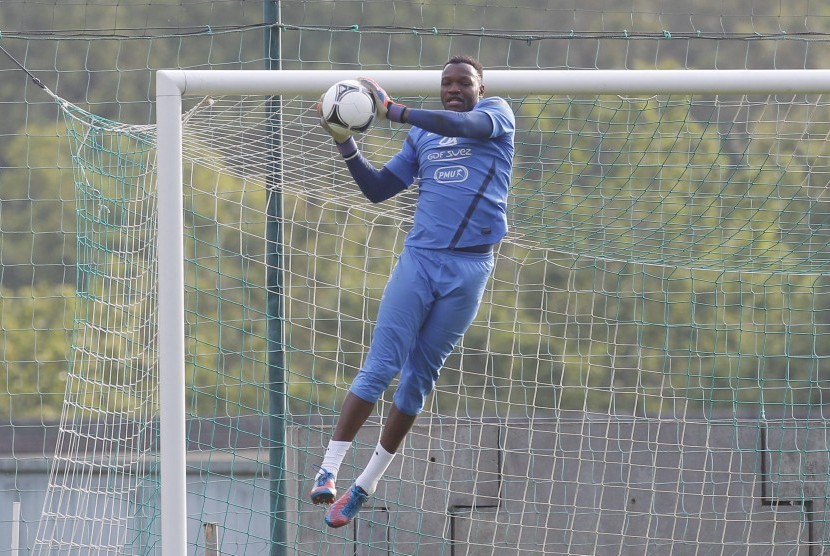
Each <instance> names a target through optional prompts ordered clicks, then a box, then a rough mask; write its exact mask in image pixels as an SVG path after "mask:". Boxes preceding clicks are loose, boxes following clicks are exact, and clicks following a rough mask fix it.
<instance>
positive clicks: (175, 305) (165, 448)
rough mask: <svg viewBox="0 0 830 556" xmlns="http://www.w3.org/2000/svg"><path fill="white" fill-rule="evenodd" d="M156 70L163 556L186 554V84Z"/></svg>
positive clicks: (173, 76)
mask: <svg viewBox="0 0 830 556" xmlns="http://www.w3.org/2000/svg"><path fill="white" fill-rule="evenodd" d="M178 76H179V74H176V73H170V72H166V71H164V70H160V71H158V72H156V121H157V129H158V139H157V148H156V151H157V152H156V164H157V169H158V185H157V189H158V232H157V233H158V239H157V247H156V249H157V252H158V275H159V281H158V336H159V412H160V420H161V424H160V427H159V435H160V439H159V452H160V458H159V459H160V462H159V466H160V468H161V479H160V480H161V485H160V490H161V554H162V556H182V555H183V554H187V487H186V480H187V474H186V473H187V471H186V470H187V444H186V442H187V436H186V430H185V380H184V359H185V342H184V263H183V262H182V261H184V233H183V230H184V200H183V194H182V189H183V185H182V97H181V93H182V85H183V83H182V81H181V80H177V77H178Z"/></svg>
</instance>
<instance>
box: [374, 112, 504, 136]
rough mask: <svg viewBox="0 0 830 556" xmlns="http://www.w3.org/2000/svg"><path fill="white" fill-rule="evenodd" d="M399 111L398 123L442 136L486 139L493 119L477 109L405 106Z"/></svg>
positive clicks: (491, 130)
mask: <svg viewBox="0 0 830 556" xmlns="http://www.w3.org/2000/svg"><path fill="white" fill-rule="evenodd" d="M401 112H402V114H401V120H399V121H400V123H404V124H410V125H414V126H415V127H420V128H421V129H424V130H426V131H431V132H432V133H437V134H438V135H441V136H443V137H470V138H472V139H487V138H488V137H490V134H491V133H493V121H492V120H491V119H490V116H489V115H487V113H485V112H481V111H477V110H472V111H470V112H454V111H452V110H424V109H420V108H407V109H406V110H405V111H403V110H402V111H401ZM389 115H390V116H392V110H390V111H389ZM389 119H390V120H391V119H392V118H391V117H390V118H389ZM393 121H394V120H393Z"/></svg>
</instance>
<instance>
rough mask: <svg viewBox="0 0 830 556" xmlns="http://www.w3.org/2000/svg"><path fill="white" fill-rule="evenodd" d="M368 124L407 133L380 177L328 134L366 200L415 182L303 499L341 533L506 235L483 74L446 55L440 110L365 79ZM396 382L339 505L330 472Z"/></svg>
mask: <svg viewBox="0 0 830 556" xmlns="http://www.w3.org/2000/svg"><path fill="white" fill-rule="evenodd" d="M360 81H361V82H362V83H363V84H364V85H365V86H366V87H368V88H369V90H370V91H372V94H373V95H374V97H375V101H376V106H377V117H378V118H381V119H388V120H390V121H392V122H396V123H403V124H409V125H411V126H412V128H411V129H410V130H409V133H408V135H407V138H406V141H405V143H404V145H403V147H402V148H401V150H400V152H399V153H398V154H396V155H395V156H394V157H392V158H391V159H390V160H389V162H388V163H387V164H386V165H385V166H384V167H383V168H381V169H380V170H378V169H377V168H375V167H374V166H373V165H372V164H371V163H370V162H369V161H367V160H366V159H365V158H364V157H363V156H362V155H361V153H360V151H359V150H358V147H357V144H356V143H355V141H354V139H353V138H352V137H351V136H349V135H343V134H341V133H339V132H337V131H335V130H333V129H332V128H331V127H329V126H328V125H327V123H326V122H325V120H322V118H321V125H322V126H323V128H324V129H325V130H326V131H327V132H328V133H329V134H330V135H331V136H332V138H333V139H334V141H335V143H336V144H337V149H338V151H339V152H340V154H341V155H342V156H343V159H344V160H345V162H346V166H347V167H348V169H349V172H350V173H351V175H352V177H353V178H354V180H355V182H356V183H357V185H358V186H359V187H360V190H361V191H362V192H363V194H364V195H365V196H366V197H367V198H368V199H369V200H370V201H372V202H373V203H379V202H382V201H385V200H386V199H389V198H390V197H393V196H394V195H396V194H397V193H399V192H401V191H403V190H404V189H406V188H407V187H409V186H410V185H411V184H412V183H414V182H415V181H416V180H417V182H418V187H419V194H418V201H417V205H416V208H415V220H414V224H413V226H412V229H411V230H410V231H409V233H408V234H407V236H406V240H405V242H404V248H403V251H402V253H401V254H400V257H399V259H398V261H397V263H396V265H395V268H394V270H393V271H392V274H391V276H390V278H389V281H388V283H387V285H386V288H385V290H384V293H383V297H382V299H381V302H380V306H379V309H378V315H377V323H376V325H375V330H374V335H373V338H372V343H371V346H370V348H369V352H368V354H367V356H366V360H365V361H364V362H363V367H362V368H361V369H360V371H359V372H358V374H357V376H356V377H355V379H354V381H353V382H352V384H351V386H350V388H349V392H348V394H347V395H346V398H345V399H344V401H343V405H342V407H341V409H340V415H339V417H338V418H337V423H336V425H335V428H334V432H333V434H332V438H331V440H330V442H329V444H328V447H327V449H326V454H325V456H324V458H323V462H322V464H321V465H320V470H319V472H318V474H317V476H316V478H315V480H314V486H313V488H312V490H311V501H312V502H314V503H315V504H330V506H329V509H328V511H327V512H326V518H325V519H326V523H327V524H328V525H329V526H330V527H342V526H344V525H346V524H348V523H349V522H351V520H352V519H354V517H355V515H356V514H357V513H358V512H359V511H360V509H361V507H362V506H363V504H364V503H365V502H366V500H367V499H368V497H369V496H370V495H372V494H373V493H374V491H375V489H376V488H377V485H378V482H379V481H380V478H381V476H382V475H383V473H384V472H385V471H386V469H387V468H388V467H389V464H390V463H391V462H392V459H393V457H394V454H395V452H396V451H397V450H398V448H399V446H400V444H401V442H402V441H403V439H404V437H405V436H406V434H407V433H408V432H409V430H410V428H411V427H412V424H413V423H414V421H415V418H416V416H417V415H418V413H420V412H421V410H422V409H423V407H424V403H425V400H426V398H427V396H428V395H429V394H430V393H431V392H432V390H433V388H434V387H435V382H436V380H437V379H438V375H439V372H440V370H441V366H442V365H443V364H444V361H445V360H446V358H447V356H448V355H449V354H450V353H451V352H452V350H453V348H454V347H455V345H456V344H457V343H458V341H459V340H460V339H461V337H462V335H463V334H464V332H465V331H466V330H467V328H468V327H469V326H470V323H471V322H472V321H473V319H474V318H475V315H476V313H477V312H478V307H479V304H480V303H481V299H482V296H483V295H484V289H485V286H486V283H487V280H488V278H489V276H490V274H491V273H492V270H493V265H494V261H493V250H494V246H496V245H497V244H498V243H499V241H500V240H501V239H502V238H503V237H504V235H505V233H506V232H507V216H506V210H507V191H508V187H509V185H510V179H511V173H512V167H513V136H514V132H515V117H514V115H513V112H512V111H511V109H510V107H509V106H508V104H507V102H505V101H504V100H503V99H501V98H498V97H488V98H484V84H483V69H482V66H481V64H480V63H479V62H478V61H477V60H476V59H474V58H472V57H469V56H455V57H452V58H450V59H449V61H447V63H446V64H445V65H444V68H443V70H442V73H441V103H442V105H443V107H444V110H426V109H415V108H408V107H406V106H404V105H402V104H398V103H395V102H393V101H392V100H391V99H390V98H389V95H387V93H386V92H385V91H384V90H383V89H382V88H381V87H380V86H379V85H378V84H377V83H375V82H374V81H372V80H370V79H365V78H364V79H360ZM399 373H400V380H399V383H398V387H397V389H396V391H395V394H394V397H393V404H392V408H391V410H390V412H389V415H388V416H387V417H386V422H385V424H384V426H383V430H382V431H381V435H380V440H379V442H378V445H377V447H376V448H375V451H374V455H373V456H372V458H371V459H370V461H369V463H368V465H367V466H366V469H365V470H364V471H363V473H362V474H361V475H360V476H359V477H358V478H357V479H356V480H355V484H354V485H352V486H351V487H350V488H349V489H348V490H347V491H346V492H345V494H343V496H341V497H340V498H339V499H337V500H336V501H335V498H336V497H337V493H336V489H335V479H336V476H337V472H338V470H339V468H340V465H341V463H342V461H343V459H344V457H345V455H346V452H347V450H348V449H349V447H350V446H351V443H352V441H353V440H354V438H355V436H357V433H358V431H359V430H360V428H361V427H362V426H363V423H364V422H365V421H366V419H367V418H368V417H369V415H370V414H371V413H372V410H373V409H374V407H375V403H376V402H377V400H378V399H379V398H380V396H381V395H382V394H383V392H384V391H385V390H386V389H387V388H388V387H389V385H390V383H391V382H392V379H393V378H394V377H395V376H396V375H398V374H399Z"/></svg>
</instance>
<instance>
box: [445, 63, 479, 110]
mask: <svg viewBox="0 0 830 556" xmlns="http://www.w3.org/2000/svg"><path fill="white" fill-rule="evenodd" d="M483 95H484V85H483V84H482V83H481V79H480V78H479V76H478V72H476V69H475V68H474V67H473V66H471V65H470V64H449V65H448V66H447V67H445V68H444V71H443V73H442V74H441V104H443V105H444V109H445V110H453V111H455V112H467V111H468V110H472V109H473V106H475V105H476V103H477V102H478V101H479V99H481V97H482V96H483Z"/></svg>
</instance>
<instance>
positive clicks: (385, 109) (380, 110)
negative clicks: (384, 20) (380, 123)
mask: <svg viewBox="0 0 830 556" xmlns="http://www.w3.org/2000/svg"><path fill="white" fill-rule="evenodd" d="M357 80H358V81H359V82H360V84H361V85H363V86H364V87H366V88H367V89H368V90H369V92H370V93H372V96H373V97H375V116H376V117H377V118H379V119H381V120H392V121H393V122H401V119H402V115H403V113H404V111H405V110H406V107H405V106H404V105H403V104H398V103H396V102H393V101H392V98H391V97H390V96H389V94H388V93H387V92H386V91H384V90H383V87H381V86H380V85H378V82H377V81H375V80H374V79H371V78H369V77H359V78H358V79H357ZM390 110H391V112H392V113H391V114H390Z"/></svg>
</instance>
